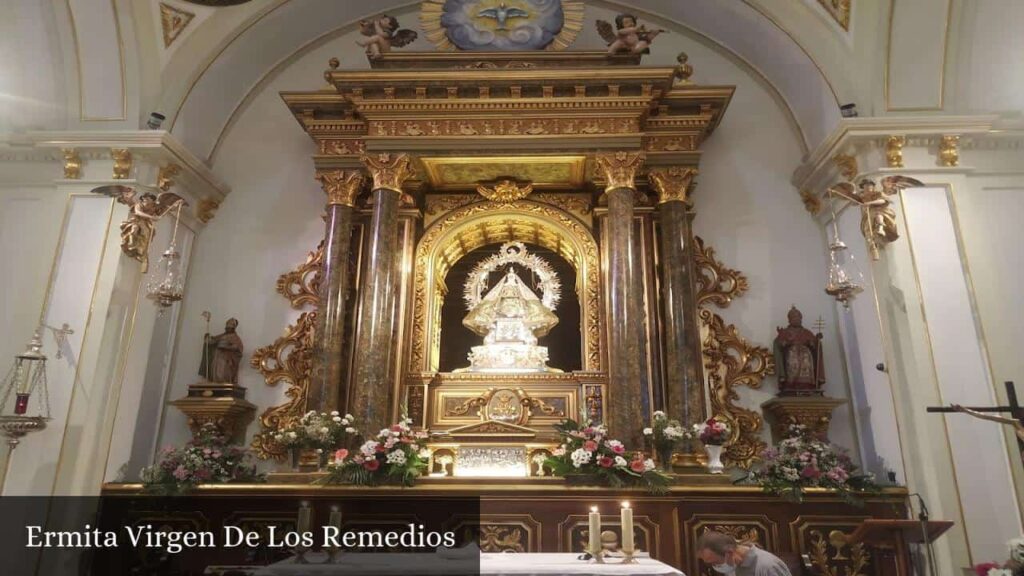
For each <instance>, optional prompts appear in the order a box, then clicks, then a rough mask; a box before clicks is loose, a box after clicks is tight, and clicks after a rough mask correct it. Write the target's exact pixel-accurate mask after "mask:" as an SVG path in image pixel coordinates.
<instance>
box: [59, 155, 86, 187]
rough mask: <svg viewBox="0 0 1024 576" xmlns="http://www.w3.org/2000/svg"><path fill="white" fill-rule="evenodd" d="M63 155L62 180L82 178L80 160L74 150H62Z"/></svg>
mask: <svg viewBox="0 0 1024 576" xmlns="http://www.w3.org/2000/svg"><path fill="white" fill-rule="evenodd" d="M61 154H63V155H64V179H65V180H78V179H79V178H81V177H82V158H81V157H80V156H79V155H78V150H75V149H74V148H62V149H61Z"/></svg>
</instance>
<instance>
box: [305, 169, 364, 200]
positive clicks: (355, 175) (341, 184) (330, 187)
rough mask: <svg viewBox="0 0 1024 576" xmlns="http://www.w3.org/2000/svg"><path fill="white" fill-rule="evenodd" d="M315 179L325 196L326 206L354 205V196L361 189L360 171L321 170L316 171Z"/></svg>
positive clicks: (361, 178)
mask: <svg viewBox="0 0 1024 576" xmlns="http://www.w3.org/2000/svg"><path fill="white" fill-rule="evenodd" d="M316 179H317V181H319V182H320V186H321V187H322V188H323V190H324V193H325V194H327V205H328V206H337V205H340V206H352V207H354V206H355V205H356V196H358V195H359V191H360V190H361V189H362V187H363V172H362V170H343V169H340V168H328V169H321V170H317V171H316Z"/></svg>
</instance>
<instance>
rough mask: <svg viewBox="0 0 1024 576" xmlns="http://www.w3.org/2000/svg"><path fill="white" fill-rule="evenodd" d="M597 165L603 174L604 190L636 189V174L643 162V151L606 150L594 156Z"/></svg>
mask: <svg viewBox="0 0 1024 576" xmlns="http://www.w3.org/2000/svg"><path fill="white" fill-rule="evenodd" d="M596 160H597V167H598V169H599V170H600V171H601V173H602V174H603V176H604V179H605V182H606V185H605V192H610V191H612V190H618V189H620V188H627V189H629V190H635V189H636V174H637V172H638V171H639V170H640V166H642V165H643V163H644V154H643V152H608V153H601V154H598V155H597V156H596Z"/></svg>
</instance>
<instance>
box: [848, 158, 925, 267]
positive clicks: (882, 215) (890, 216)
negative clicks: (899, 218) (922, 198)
mask: <svg viewBox="0 0 1024 576" xmlns="http://www.w3.org/2000/svg"><path fill="white" fill-rule="evenodd" d="M914 186H924V184H922V183H921V182H920V181H918V180H914V179H913V178H908V177H906V176H887V177H885V178H882V189H881V190H879V189H878V188H877V186H876V185H875V181H874V180H867V179H865V180H861V181H860V190H859V191H857V190H855V189H854V186H853V184H852V183H850V182H842V183H840V184H836V185H835V186H833V187H831V188H829V189H828V192H829V194H835V195H836V196H839V197H841V198H845V199H847V200H849V201H850V202H853V203H855V204H858V205H859V206H860V209H861V217H860V230H861V233H863V234H864V239H865V240H866V241H867V243H868V251H869V252H870V253H871V259H872V260H878V258H879V257H880V256H881V252H882V248H884V247H885V245H886V244H889V243H890V242H895V241H896V240H898V239H899V237H900V234H899V230H898V229H897V227H896V211H895V210H893V209H892V202H890V201H889V199H888V198H886V196H892V195H893V194H896V193H897V192H899V191H900V190H903V189H904V188H910V187H914Z"/></svg>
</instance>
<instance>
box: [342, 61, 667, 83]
mask: <svg viewBox="0 0 1024 576" xmlns="http://www.w3.org/2000/svg"><path fill="white" fill-rule="evenodd" d="M476 59H478V60H479V59H480V58H476ZM675 73H676V69H675V67H674V66H662V67H646V66H645V67H636V68H625V67H622V68H619V67H602V68H556V67H545V68H502V69H499V70H495V69H487V68H483V69H465V68H462V69H454V70H451V69H449V70H417V69H407V70H330V71H327V72H326V73H325V77H326V78H327V81H328V82H330V83H331V84H332V85H334V86H335V87H336V88H338V89H339V90H342V89H344V88H345V87H348V88H350V89H351V88H363V89H365V88H366V87H369V86H383V85H394V84H403V83H404V84H410V85H413V84H421V85H426V84H431V83H435V82H438V81H440V82H444V83H447V84H448V85H453V86H454V85H463V86H473V87H476V86H479V85H480V84H481V83H489V82H496V81H497V82H523V83H526V82H538V83H540V82H548V83H552V84H560V85H565V84H573V85H575V84H578V83H580V82H582V83H584V84H598V83H602V82H604V83H608V82H609V81H612V82H642V81H645V82H650V83H661V84H663V85H664V86H665V87H666V88H668V87H671V86H672V82H673V80H674V79H675Z"/></svg>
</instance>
